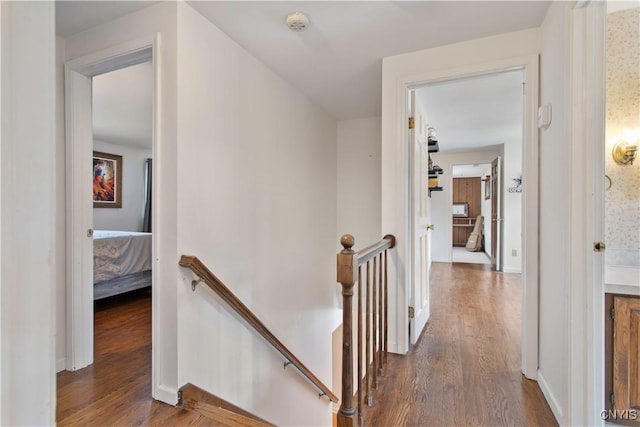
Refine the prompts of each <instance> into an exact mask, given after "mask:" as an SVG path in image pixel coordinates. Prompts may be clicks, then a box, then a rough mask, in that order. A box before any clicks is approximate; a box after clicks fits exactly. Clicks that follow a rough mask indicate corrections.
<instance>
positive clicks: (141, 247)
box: [93, 230, 151, 283]
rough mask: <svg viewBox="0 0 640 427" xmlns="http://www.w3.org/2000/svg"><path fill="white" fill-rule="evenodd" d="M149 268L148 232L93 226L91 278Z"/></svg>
mask: <svg viewBox="0 0 640 427" xmlns="http://www.w3.org/2000/svg"><path fill="white" fill-rule="evenodd" d="M146 270H151V233H137V232H133V231H111V230H95V231H94V232H93V282H94V283H98V282H101V281H103V280H109V279H113V278H115V277H120V276H125V275H127V274H132V273H138V272H141V271H146Z"/></svg>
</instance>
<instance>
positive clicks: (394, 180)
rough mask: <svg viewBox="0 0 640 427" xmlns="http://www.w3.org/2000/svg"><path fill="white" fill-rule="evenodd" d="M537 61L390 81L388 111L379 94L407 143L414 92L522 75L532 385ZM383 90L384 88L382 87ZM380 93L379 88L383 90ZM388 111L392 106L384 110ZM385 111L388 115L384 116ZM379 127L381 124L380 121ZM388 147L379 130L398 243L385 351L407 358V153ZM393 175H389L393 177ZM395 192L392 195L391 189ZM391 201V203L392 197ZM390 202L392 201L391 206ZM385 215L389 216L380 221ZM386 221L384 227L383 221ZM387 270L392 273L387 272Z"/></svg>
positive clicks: (526, 329)
mask: <svg viewBox="0 0 640 427" xmlns="http://www.w3.org/2000/svg"><path fill="white" fill-rule="evenodd" d="M538 64H539V55H538V54H533V55H525V56H518V57H513V58H508V59H503V60H495V61H491V62H485V63H478V64H470V65H466V66H460V67H456V68H447V69H439V70H429V71H422V72H417V73H415V74H412V75H410V76H399V77H398V79H397V80H396V81H395V85H396V86H395V95H396V99H393V100H390V101H389V100H387V102H391V103H393V109H391V108H386V105H385V104H384V101H385V100H384V92H383V116H384V114H385V112H387V113H389V112H390V111H393V112H395V115H396V119H395V120H396V122H395V123H396V125H395V132H393V131H392V132H391V134H393V136H394V138H395V140H396V141H408V128H407V126H406V120H407V119H406V118H407V117H408V93H409V90H410V89H413V88H415V87H417V86H421V85H425V84H430V83H436V82H442V81H447V80H455V79H460V78H468V77H474V76H481V75H486V74H493V73H497V72H503V71H510V70H515V69H521V70H522V71H523V79H524V81H525V82H527V84H526V85H524V92H525V93H524V105H523V111H524V117H523V129H524V133H523V151H522V158H523V171H522V172H523V193H522V194H523V203H522V233H523V238H522V241H523V258H522V260H523V261H522V264H523V265H522V288H523V291H522V372H523V373H524V374H525V376H526V377H527V378H531V379H536V378H537V369H538V241H539V233H538V228H539V221H538V217H539V214H538V193H539V191H538V190H539V189H538V182H539V181H538V175H539V171H538V164H539V153H538V146H539V139H538V127H537V112H538V104H539V68H538ZM383 84H384V83H383ZM383 91H384V88H383ZM389 106H391V104H389ZM387 110H389V111H387ZM383 127H384V118H383ZM389 149H391V146H390V145H389V146H387V145H386V144H385V133H384V130H383V147H382V154H383V157H384V156H385V154H387V155H389V157H392V158H394V159H395V160H394V161H395V164H394V165H393V166H392V167H389V168H385V167H384V163H385V162H384V161H383V170H382V179H383V183H384V182H385V180H390V181H389V184H387V185H386V186H385V185H383V193H382V197H383V201H382V202H383V207H384V206H385V204H387V203H392V204H393V205H396V206H395V208H393V210H394V211H395V213H394V214H393V215H389V212H387V211H383V227H385V222H387V221H390V222H393V223H394V225H395V227H393V228H394V229H392V230H389V231H390V232H393V233H394V234H395V235H396V237H397V238H398V242H399V243H398V245H397V249H396V251H395V253H394V256H393V257H392V262H393V265H392V266H391V268H393V270H392V274H395V275H396V280H397V288H396V295H395V304H396V325H395V326H396V331H397V334H396V337H395V338H396V342H390V343H389V345H390V348H394V347H395V351H396V352H398V353H406V352H407V351H408V350H409V345H408V341H407V337H408V333H407V331H408V328H409V319H408V316H407V306H408V304H409V299H408V296H409V287H410V286H412V284H411V283H410V281H411V274H410V270H409V268H410V262H411V261H410V260H408V259H407V258H406V254H410V253H411V252H410V249H409V247H408V245H409V244H410V239H409V238H407V237H408V236H409V228H410V227H409V221H410V218H409V215H408V214H409V211H408V207H409V200H408V199H409V196H410V195H409V191H408V182H407V180H408V176H409V171H408V166H409V153H408V147H407V145H406V144H398V145H395V146H394V147H393V149H394V151H395V154H393V155H391V154H390V153H389V151H388V150H389ZM392 170H393V172H392ZM392 188H393V189H394V190H391V189H392ZM392 191H393V193H394V195H393V196H392V197H390V195H391V194H392ZM392 199H393V200H392ZM385 214H387V215H389V216H388V217H387V218H385ZM385 220H386V221H385ZM390 270H391V269H390Z"/></svg>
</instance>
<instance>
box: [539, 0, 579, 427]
mask: <svg viewBox="0 0 640 427" xmlns="http://www.w3.org/2000/svg"><path fill="white" fill-rule="evenodd" d="M570 8H571V3H569V2H552V3H551V6H550V8H549V10H548V12H547V16H546V18H545V20H544V23H543V25H542V27H541V30H542V56H541V61H540V67H541V69H540V76H541V77H540V103H541V105H545V104H551V105H552V108H553V122H552V123H551V126H550V127H549V128H548V129H544V130H541V132H540V171H541V173H540V268H539V271H540V294H539V298H540V300H539V301H540V326H539V327H540V330H539V355H540V356H539V375H538V380H539V383H540V387H541V389H542V391H543V393H544V394H545V397H546V398H547V401H548V403H549V405H550V406H551V409H552V410H553V412H554V414H555V415H556V418H557V419H558V421H559V423H560V424H564V423H566V418H565V417H566V416H567V411H568V407H567V405H568V385H567V384H568V360H567V354H568V352H569V348H568V344H567V342H568V336H567V322H568V318H567V313H568V308H569V306H568V301H567V294H568V291H569V289H568V283H569V268H568V266H569V265H570V260H571V259H570V249H571V248H570V241H569V239H570V235H569V230H570V229H571V227H570V224H569V221H568V220H569V218H570V215H567V212H570V211H571V206H570V203H569V201H570V197H568V194H569V192H570V189H571V187H570V185H571V181H570V178H571V175H570V174H571V164H570V161H571V158H570V157H571V156H570V148H571V139H570V132H569V131H570V116H569V114H568V109H569V99H570V98H569V88H570V79H569V60H570V55H569V36H570V32H569V30H570V25H569V15H570V14H569V11H570Z"/></svg>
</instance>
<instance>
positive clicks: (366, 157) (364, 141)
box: [336, 117, 383, 249]
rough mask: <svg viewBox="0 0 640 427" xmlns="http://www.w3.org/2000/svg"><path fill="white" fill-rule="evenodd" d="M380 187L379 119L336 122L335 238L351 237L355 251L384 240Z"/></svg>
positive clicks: (370, 118)
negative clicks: (381, 232) (336, 233)
mask: <svg viewBox="0 0 640 427" xmlns="http://www.w3.org/2000/svg"><path fill="white" fill-rule="evenodd" d="M380 185H381V183H380V117H369V118H365V119H356V120H344V121H341V122H338V236H342V235H343V234H345V233H349V234H352V235H353V236H354V237H355V238H356V246H355V248H356V249H358V248H364V247H366V246H368V245H370V244H373V243H375V242H377V241H378V240H380V239H382V237H383V236H382V235H381V234H380V209H381V205H380V203H381V202H380ZM336 242H338V240H336Z"/></svg>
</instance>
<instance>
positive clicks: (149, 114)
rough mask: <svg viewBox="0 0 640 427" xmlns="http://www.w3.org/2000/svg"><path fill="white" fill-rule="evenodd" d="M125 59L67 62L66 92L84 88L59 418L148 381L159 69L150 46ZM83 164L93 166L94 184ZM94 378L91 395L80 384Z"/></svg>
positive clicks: (74, 161)
mask: <svg viewBox="0 0 640 427" xmlns="http://www.w3.org/2000/svg"><path fill="white" fill-rule="evenodd" d="M120 59H122V58H120ZM124 59H125V60H124V61H122V62H121V63H118V59H116V60H114V59H111V60H110V61H109V60H108V61H105V64H103V65H105V68H104V69H102V70H100V69H99V67H98V68H97V69H96V68H93V69H92V70H91V72H89V73H87V74H84V75H82V74H80V73H77V72H73V71H71V70H70V69H69V68H67V73H68V75H67V76H66V77H67V80H66V86H67V88H66V90H67V94H68V95H69V92H70V90H71V88H70V87H69V86H72V87H73V89H75V90H76V91H77V92H74V93H72V94H71V95H72V96H68V97H67V99H66V102H67V117H68V122H67V123H68V127H67V129H68V136H69V138H68V140H67V150H68V154H69V155H71V153H69V152H70V151H71V152H73V155H72V157H71V158H70V159H69V160H70V161H69V167H68V174H69V175H71V176H74V177H75V179H73V185H72V186H71V189H70V191H69V193H68V197H69V203H68V207H69V210H68V214H69V217H68V220H71V218H75V222H74V223H73V224H72V225H73V226H69V227H68V229H69V231H70V233H71V235H70V239H69V240H70V241H71V247H70V248H69V249H70V251H71V252H72V253H74V254H76V255H78V256H77V257H75V258H74V263H73V268H72V271H71V273H72V275H71V280H70V281H69V285H70V286H69V287H68V289H67V296H68V301H70V304H68V306H67V320H68V330H67V337H68V338H69V340H68V347H67V354H68V358H67V371H66V372H62V373H60V374H59V375H58V408H57V418H58V421H64V420H66V422H71V421H72V420H74V417H77V416H79V415H78V413H77V411H78V405H80V407H81V408H84V409H83V410H84V411H90V410H91V408H92V405H93V406H95V407H100V406H101V405H103V404H104V401H103V399H105V398H106V397H105V396H107V395H108V394H110V393H113V392H116V391H121V390H122V389H125V388H129V387H132V386H134V385H133V383H131V377H135V378H136V384H139V387H142V388H144V389H149V388H150V387H149V386H150V385H151V378H152V345H151V344H152V305H153V302H152V301H153V299H152V292H151V289H152V287H151V285H152V282H153V280H152V276H153V271H152V270H153V265H154V263H153V258H152V250H153V240H154V236H153V234H152V227H153V222H152V220H151V218H152V217H153V212H152V206H153V203H152V201H153V191H152V189H153V190H155V189H154V188H153V187H154V186H153V185H152V184H153V182H154V178H153V176H154V174H153V173H152V172H153V171H152V158H153V153H154V131H153V129H154V97H155V90H154V88H155V85H154V81H155V73H154V64H153V63H152V61H151V49H146V50H143V51H142V54H140V55H139V56H137V57H136V58H129V60H126V59H127V58H126V56H125V57H124ZM74 107H77V108H78V112H79V111H80V110H82V114H75V113H76V111H74V110H73V108H74ZM86 112H89V113H90V114H86ZM69 116H73V117H71V118H69ZM72 141H73V145H71V144H72ZM80 171H82V172H84V171H90V173H91V175H90V176H91V181H89V179H88V178H89V174H87V175H84V173H81V172H80ZM80 177H82V178H85V179H84V180H83V181H80ZM89 182H91V184H89ZM81 219H83V220H86V222H85V223H84V224H83V221H81ZM69 225H71V224H69ZM83 225H84V226H85V227H87V228H86V232H85V233H82V231H81V233H82V234H81V235H78V230H77V227H78V226H83ZM74 272H75V273H76V274H73V273H74ZM78 273H79V274H78ZM81 316H82V317H81ZM89 319H90V320H89ZM78 321H80V323H78ZM127 354H128V355H129V356H127V357H124V356H125V355H127ZM74 371H75V372H74ZM89 383H90V384H91V387H92V388H93V390H94V393H92V394H87V393H86V392H85V391H83V390H85V388H86V386H87V384H89ZM136 387H137V386H136ZM149 397H150V396H147V398H149ZM85 416H86V415H85Z"/></svg>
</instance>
